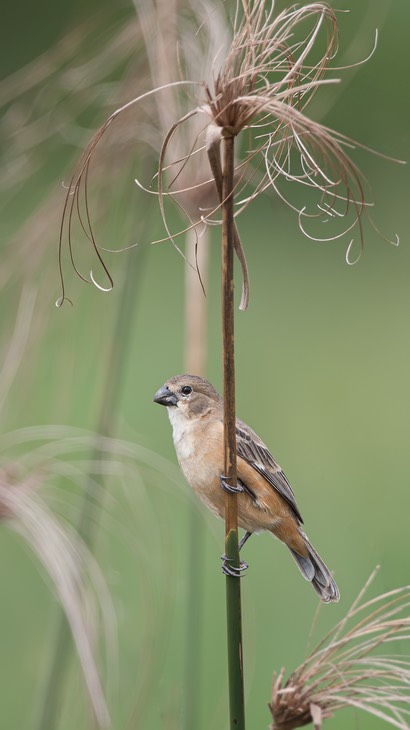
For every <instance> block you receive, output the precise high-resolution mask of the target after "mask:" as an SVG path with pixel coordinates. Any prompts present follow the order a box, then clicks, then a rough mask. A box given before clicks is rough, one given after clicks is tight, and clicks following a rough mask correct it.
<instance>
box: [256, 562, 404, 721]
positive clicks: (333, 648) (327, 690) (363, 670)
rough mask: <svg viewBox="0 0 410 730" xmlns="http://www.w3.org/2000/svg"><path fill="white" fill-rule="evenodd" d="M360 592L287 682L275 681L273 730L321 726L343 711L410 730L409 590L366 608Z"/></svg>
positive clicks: (281, 675)
mask: <svg viewBox="0 0 410 730" xmlns="http://www.w3.org/2000/svg"><path fill="white" fill-rule="evenodd" d="M376 572H377V570H376V571H374V573H373V574H372V575H371V576H370V578H369V580H368V581H367V583H366V584H365V586H364V587H363V589H362V590H361V591H360V593H359V595H358V597H357V598H356V600H355V601H354V603H353V605H352V606H351V608H350V609H349V611H348V612H347V614H346V616H345V617H344V618H343V619H342V620H341V621H339V623H338V624H336V626H335V627H334V628H333V629H332V630H331V631H330V632H329V633H328V634H327V636H326V637H325V638H324V639H323V640H322V641H321V642H320V643H319V644H318V645H317V646H316V648H315V649H314V650H313V651H312V652H311V653H310V654H309V656H308V658H307V659H306V660H305V661H304V662H303V664H301V665H300V667H298V668H297V669H296V670H295V671H294V672H292V674H291V675H290V677H289V678H288V679H287V680H285V670H284V669H282V670H281V672H279V674H278V675H275V676H274V679H273V693H272V701H271V703H270V705H269V707H270V710H271V713H272V717H273V724H272V726H271V727H272V730H292V729H293V728H298V727H302V726H304V725H308V724H309V723H313V724H314V727H315V729H319V728H321V727H322V724H323V721H324V720H325V719H326V718H328V717H331V716H332V715H334V714H335V713H336V712H338V711H339V710H341V709H343V708H346V707H353V708H355V709H358V710H363V711H365V712H368V713H370V714H371V715H374V716H375V717H378V718H380V719H382V720H384V721H385V722H387V723H389V724H390V725H392V726H393V727H396V728H400V730H408V728H409V727H410V657H409V652H408V651H407V652H406V651H403V653H389V651H388V649H389V648H391V647H392V646H398V647H400V648H401V649H402V647H404V646H405V647H407V649H408V646H409V640H410V586H405V587H403V588H398V589H396V590H393V591H389V592H388V593H384V594H382V595H380V596H377V597H376V598H372V599H370V600H368V601H366V602H362V601H363V597H364V595H365V592H366V591H367V589H368V587H369V585H370V583H371V582H372V581H373V579H374V577H375V575H376Z"/></svg>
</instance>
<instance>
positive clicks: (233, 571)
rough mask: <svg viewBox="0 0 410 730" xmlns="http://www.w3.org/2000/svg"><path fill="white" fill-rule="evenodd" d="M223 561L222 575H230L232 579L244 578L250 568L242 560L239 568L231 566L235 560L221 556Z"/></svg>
mask: <svg viewBox="0 0 410 730" xmlns="http://www.w3.org/2000/svg"><path fill="white" fill-rule="evenodd" d="M221 560H222V573H224V575H229V576H231V578H242V577H243V576H244V574H245V570H247V569H248V568H249V565H248V563H245V562H244V561H243V560H241V562H240V564H239V566H236V565H229V563H230V562H231V561H232V560H233V558H228V557H227V556H226V555H221Z"/></svg>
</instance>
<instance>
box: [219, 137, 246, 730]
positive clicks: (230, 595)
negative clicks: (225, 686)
mask: <svg viewBox="0 0 410 730" xmlns="http://www.w3.org/2000/svg"><path fill="white" fill-rule="evenodd" d="M234 144H235V140H234V137H233V136H226V137H225V138H224V146H223V176H222V337H223V370H224V454H225V464H224V469H225V476H226V478H227V481H228V483H229V484H232V485H233V486H236V484H237V471H236V429H235V424H236V416H235V351H234V275H233V255H234V235H235V223H234V216H233V210H234V209H233V190H234ZM225 554H226V556H227V558H228V560H229V561H230V565H232V566H236V567H239V551H238V506H237V495H236V494H231V493H226V494H225ZM226 615H227V639H228V673H229V709H230V728H231V730H244V728H245V707H244V689H243V658H242V618H241V585H240V579H239V578H238V577H232V576H229V575H227V576H226Z"/></svg>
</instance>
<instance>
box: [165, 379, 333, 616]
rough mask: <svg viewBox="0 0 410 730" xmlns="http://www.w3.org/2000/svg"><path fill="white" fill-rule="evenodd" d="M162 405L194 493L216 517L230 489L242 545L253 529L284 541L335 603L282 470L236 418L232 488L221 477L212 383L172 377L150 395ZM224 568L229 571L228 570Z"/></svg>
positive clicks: (219, 419) (220, 415) (219, 403)
mask: <svg viewBox="0 0 410 730" xmlns="http://www.w3.org/2000/svg"><path fill="white" fill-rule="evenodd" d="M154 401H155V403H160V404H161V405H163V406H166V407H167V410H168V415H169V420H170V421H171V425H172V429H173V438H174V445H175V450H176V454H177V458H178V461H179V465H180V467H181V469H182V472H183V474H184V476H185V478H186V480H187V482H188V483H189V484H190V485H191V487H192V489H193V490H194V492H195V493H196V494H197V495H198V497H199V498H200V499H201V500H202V502H203V503H204V504H205V505H206V506H207V507H209V509H210V510H211V511H212V512H213V513H214V514H216V515H217V516H218V517H222V518H224V516H225V495H224V490H226V491H236V492H237V499H238V524H239V526H240V527H241V528H242V529H244V530H245V535H244V537H243V538H242V540H241V541H240V543H239V548H241V547H243V545H244V544H245V542H246V540H247V539H248V538H249V537H250V536H251V535H252V533H253V532H260V531H261V530H268V531H269V532H271V533H272V534H273V535H275V536H276V537H278V538H279V540H282V542H284V543H285V545H287V547H288V548H289V550H290V552H291V553H292V556H293V558H294V559H295V561H296V564H297V566H298V568H299V570H300V572H301V573H302V575H303V577H304V578H306V580H308V581H310V582H311V584H312V586H313V588H314V589H315V591H316V593H317V594H318V595H319V596H320V598H321V600H322V601H324V602H325V603H328V602H329V601H338V600H339V598H340V594H339V589H338V587H337V585H336V583H335V581H334V579H333V577H332V575H331V573H330V572H329V570H328V568H327V567H326V565H325V564H324V562H323V560H322V559H321V558H320V557H319V555H318V554H317V552H316V550H315V549H314V548H313V546H312V545H311V544H310V542H309V540H308V538H307V536H306V535H305V533H304V532H303V530H302V529H301V524H303V520H302V517H301V514H300V512H299V509H298V507H297V504H296V500H295V495H294V493H293V490H292V487H291V486H290V484H289V482H288V480H287V478H286V476H285V474H284V473H283V471H282V469H281V468H280V466H279V464H277V463H276V461H275V459H274V458H273V456H272V455H271V453H270V452H269V450H268V448H267V447H266V446H265V444H264V443H263V441H261V439H260V438H259V436H257V435H256V433H255V432H254V431H252V429H251V428H249V426H247V425H246V423H244V422H243V421H240V420H239V419H237V420H236V450H237V472H238V486H237V487H236V488H232V487H230V486H229V485H228V484H227V483H226V480H225V479H224V477H223V472H224V447H223V443H224V442H223V428H224V426H223V419H224V402H223V399H222V398H221V396H220V395H219V393H217V391H216V390H215V388H214V387H213V385H211V383H209V382H208V381H207V380H204V379H203V378H200V377H198V376H197V375H176V376H175V377H173V378H171V379H170V380H168V381H167V382H166V383H165V385H164V386H163V387H162V388H160V389H159V390H158V391H157V393H155V396H154ZM224 572H228V573H229V574H233V573H232V572H231V571H230V570H229V568H228V569H227V570H225V571H224Z"/></svg>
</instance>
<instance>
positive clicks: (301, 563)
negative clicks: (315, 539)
mask: <svg viewBox="0 0 410 730" xmlns="http://www.w3.org/2000/svg"><path fill="white" fill-rule="evenodd" d="M302 535H303V539H304V542H305V545H306V547H307V549H308V553H309V556H308V557H303V556H302V555H299V553H297V552H296V551H295V550H292V548H289V550H290V552H291V553H292V555H293V557H294V559H295V562H296V564H297V566H298V568H299V570H300V572H301V573H302V575H303V577H304V578H306V580H308V581H310V583H311V584H312V586H313V588H314V589H315V591H316V593H317V594H318V596H319V597H320V598H321V600H322V601H324V603H328V602H329V601H338V600H339V598H340V593H339V589H338V587H337V585H336V583H335V581H334V579H333V576H332V574H331V573H330V571H329V569H328V568H327V567H326V565H325V564H324V562H323V560H322V558H321V557H320V556H319V555H318V553H317V552H316V550H315V548H314V547H313V545H311V544H310V542H309V540H308V538H307V537H306V535H305V534H304V533H303V532H302Z"/></svg>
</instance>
